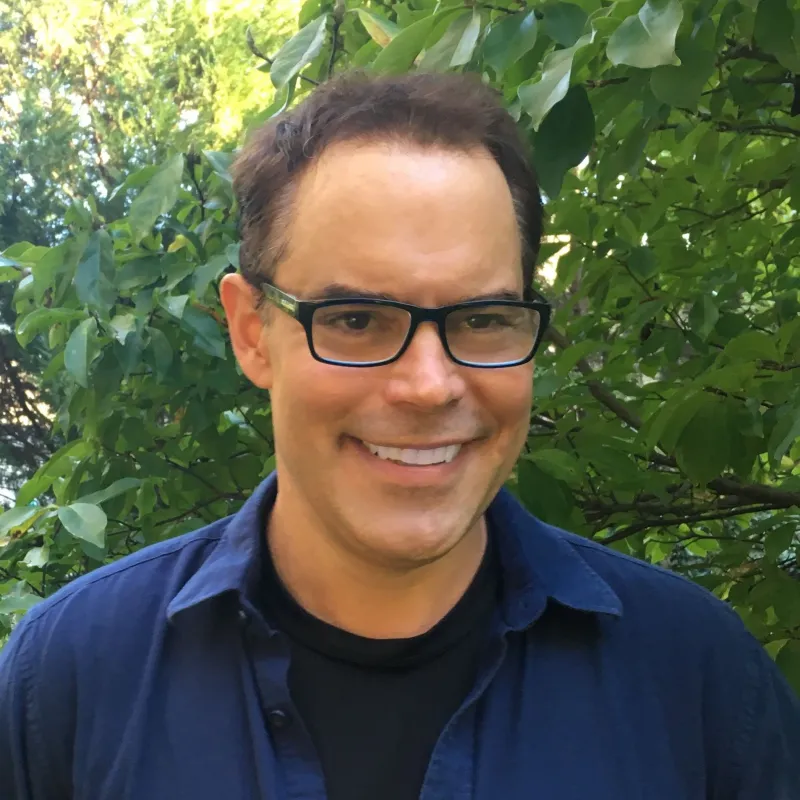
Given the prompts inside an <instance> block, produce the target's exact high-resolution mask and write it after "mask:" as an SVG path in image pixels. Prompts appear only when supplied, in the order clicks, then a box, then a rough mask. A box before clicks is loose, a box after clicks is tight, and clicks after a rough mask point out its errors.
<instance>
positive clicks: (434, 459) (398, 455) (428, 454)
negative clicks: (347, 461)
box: [362, 441, 461, 466]
mask: <svg viewBox="0 0 800 800" xmlns="http://www.w3.org/2000/svg"><path fill="white" fill-rule="evenodd" d="M362 444H363V445H364V447H366V448H367V450H369V451H370V452H371V453H372V455H374V456H377V457H378V458H382V459H384V460H385V461H394V462H396V463H399V464H408V465H413V466H430V465H433V464H449V463H450V462H451V461H452V460H453V459H454V458H455V457H456V456H457V455H458V453H459V451H460V450H461V445H460V444H450V445H446V446H445V447H435V448H419V449H417V448H408V447H405V448H400V447H384V446H382V445H378V444H372V443H371V442H364V441H362Z"/></svg>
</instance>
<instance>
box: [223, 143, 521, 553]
mask: <svg viewBox="0 0 800 800" xmlns="http://www.w3.org/2000/svg"><path fill="white" fill-rule="evenodd" d="M274 283H275V284H276V285H277V286H278V287H279V288H281V289H282V290H284V291H286V292H289V293H290V294H292V295H294V296H296V297H298V298H300V299H312V298H319V297H321V296H324V295H325V289H326V287H328V286H330V285H331V284H339V285H341V286H345V287H350V288H352V290H353V291H354V292H355V293H357V292H359V291H366V292H381V293H385V294H387V295H390V296H391V297H392V298H395V299H397V300H401V301H403V302H408V303H413V304H416V305H421V306H440V305H447V304H452V303H456V302H459V301H462V300H468V299H471V298H474V297H477V296H483V295H487V294H492V293H500V292H504V291H505V292H507V291H513V292H516V293H518V294H519V296H520V297H521V296H522V288H523V286H522V271H521V254H520V241H519V232H518V229H517V226H516V221H515V216H514V210H513V206H512V200H511V194H510V192H509V189H508V186H507V183H506V181H505V178H504V176H503V174H502V172H501V171H500V169H499V168H498V166H497V165H496V164H495V162H494V160H493V159H492V158H491V156H490V155H489V153H488V152H485V151H483V150H476V151H474V152H471V153H464V152H457V151H449V150H431V149H427V150H426V149H421V148H418V147H415V146H413V145H400V144H388V143H381V144H358V143H345V144H337V145H335V146H333V147H331V148H330V149H329V150H327V151H326V152H325V153H324V154H323V155H322V157H321V158H320V160H319V161H318V162H317V163H316V165H315V166H314V167H313V168H312V169H311V170H310V171H309V172H308V173H306V174H305V175H304V176H303V178H302V179H301V181H300V184H299V186H298V192H297V195H296V198H295V202H294V206H293V216H292V221H291V224H290V230H289V247H288V253H287V257H286V258H285V260H284V261H282V263H281V264H280V265H279V266H278V268H277V272H276V275H275V277H274ZM223 299H226V293H223ZM234 305H235V304H233V303H230V302H227V301H226V308H227V310H228V313H229V316H230V315H231V313H234V314H235V313H237V311H236V309H235V308H233V306H234ZM269 313H270V314H271V320H270V322H269V324H267V325H266V326H264V327H263V328H262V329H261V330H259V332H258V344H257V346H256V348H255V349H257V350H258V353H259V355H258V357H248V358H245V359H243V358H242V357H240V351H241V349H242V347H243V345H237V341H236V340H237V325H236V324H233V325H232V326H231V335H232V338H233V339H234V346H235V347H236V348H237V357H240V358H239V360H240V363H242V366H243V368H244V370H245V372H246V373H247V374H248V376H249V377H250V379H251V380H253V382H254V383H256V384H257V385H259V386H261V387H263V388H267V389H269V390H270V391H271V398H272V414H273V425H274V431H275V442H276V451H277V452H276V461H277V470H278V488H279V500H278V502H279V503H281V502H284V503H285V504H286V508H285V510H287V511H288V512H289V514H287V515H286V517H285V518H289V519H292V520H295V519H297V520H298V521H300V520H304V521H306V522H307V523H308V524H313V525H315V526H316V527H318V528H319V529H321V530H324V531H325V532H326V535H327V536H329V537H333V538H334V539H335V540H336V541H337V542H338V544H339V546H341V547H344V548H346V549H347V550H348V551H350V552H352V553H354V554H356V555H358V556H360V557H361V558H364V559H367V560H369V561H371V562H372V563H376V564H382V565H384V566H387V567H392V568H399V569H402V568H408V567H410V566H413V565H415V564H423V563H426V562H431V561H434V560H436V559H438V558H440V557H441V556H443V555H445V554H446V553H447V552H449V551H450V550H451V549H452V548H453V547H454V546H455V545H457V544H458V543H459V541H461V540H462V538H463V537H464V536H466V535H467V534H468V533H469V532H470V531H471V530H473V529H474V527H475V525H476V524H478V523H479V521H480V518H481V515H482V514H483V512H484V510H485V509H486V506H487V505H488V504H489V502H490V501H491V500H492V498H493V497H494V495H495V494H496V492H497V491H498V489H499V488H500V487H501V486H502V484H503V482H504V481H505V479H506V478H507V477H508V475H509V473H510V471H511V469H512V467H513V464H514V462H515V460H516V458H517V456H518V455H519V452H520V450H521V448H522V446H523V443H524V441H525V438H526V435H527V430H528V420H529V412H530V406H531V395H532V383H533V381H532V378H533V366H532V364H531V363H528V364H525V365H522V366H518V367H510V368H503V369H476V368H471V367H462V366H459V365H457V364H455V363H453V362H452V361H451V360H450V359H449V358H448V356H447V354H446V353H445V351H444V349H443V347H442V345H441V342H440V341H439V338H438V334H437V331H436V329H435V328H434V326H433V325H432V324H431V323H426V324H423V325H421V326H420V327H419V328H418V329H417V332H416V334H415V336H414V339H413V341H412V342H411V344H410V346H409V348H408V349H407V350H406V352H405V353H404V355H403V356H402V357H401V358H400V359H399V360H398V361H396V362H394V363H392V364H388V365H385V366H380V367H368V368H352V367H342V366H331V365H327V364H323V363H320V362H319V361H316V360H315V359H314V358H313V357H312V356H311V354H310V352H309V349H308V345H307V342H306V336H305V332H304V330H303V328H302V326H301V325H300V324H299V323H298V322H297V321H296V320H294V319H292V318H291V317H289V316H288V315H286V314H284V313H283V312H281V311H279V310H277V309H270V311H269ZM253 338H254V339H255V338H256V337H255V335H254V336H253ZM364 442H368V443H370V444H372V445H380V446H385V447H395V448H404V449H405V448H413V449H429V448H434V447H438V446H442V445H451V444H459V445H460V449H459V451H458V454H457V455H456V457H455V458H454V459H453V461H452V462H450V463H443V464H438V465H433V466H419V465H418V466H404V465H400V464H397V463H395V462H393V461H390V460H384V459H381V458H380V457H379V456H377V455H373V454H372V452H370V449H368V448H367V447H366V446H365V445H364V444H363V443H364ZM451 452H452V451H451Z"/></svg>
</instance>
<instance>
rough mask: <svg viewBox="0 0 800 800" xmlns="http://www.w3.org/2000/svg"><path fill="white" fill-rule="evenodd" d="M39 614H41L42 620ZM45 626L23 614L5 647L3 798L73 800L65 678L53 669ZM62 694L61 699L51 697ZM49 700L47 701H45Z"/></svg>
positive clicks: (0, 741) (0, 742)
mask: <svg viewBox="0 0 800 800" xmlns="http://www.w3.org/2000/svg"><path fill="white" fill-rule="evenodd" d="M38 621H39V620H37V622H38ZM41 638H42V631H41V629H40V628H39V626H38V625H37V624H36V622H34V623H33V624H31V622H30V620H27V619H23V620H22V621H21V622H20V623H19V624H18V625H17V626H16V628H15V629H14V630H13V632H12V634H11V636H10V638H9V640H8V642H7V643H6V645H5V647H4V648H3V649H2V650H0V798H2V799H3V800H69V798H70V790H69V788H68V787H69V781H68V780H64V771H63V769H62V767H63V766H64V764H65V758H64V756H65V746H66V743H67V742H69V741H71V739H72V735H71V734H72V732H71V731H68V730H65V727H66V722H67V720H66V717H65V714H64V704H63V702H62V700H63V691H62V690H63V683H60V681H63V680H64V679H65V677H66V676H64V675H62V676H59V675H57V674H50V670H48V669H47V668H46V662H47V661H48V660H49V659H47V658H45V654H46V651H47V648H46V647H43V646H42V642H41ZM56 698H58V702H56V703H52V702H50V701H52V700H54V699H56ZM43 703H44V705H43Z"/></svg>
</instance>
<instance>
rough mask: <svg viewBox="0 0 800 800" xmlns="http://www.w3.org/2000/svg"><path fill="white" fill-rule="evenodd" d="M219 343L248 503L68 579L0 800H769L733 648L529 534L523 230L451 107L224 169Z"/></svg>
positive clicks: (739, 649) (745, 670)
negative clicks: (230, 190) (259, 427)
mask: <svg viewBox="0 0 800 800" xmlns="http://www.w3.org/2000/svg"><path fill="white" fill-rule="evenodd" d="M235 187H236V191H237V195H238V198H239V202H240V209H241V214H242V248H241V260H242V274H241V275H234V276H228V277H226V278H225V280H224V282H223V285H222V301H223V304H224V306H225V310H226V312H227V318H228V322H229V330H230V336H231V342H232V344H233V347H234V350H235V353H236V358H237V360H238V362H239V364H240V366H241V368H242V370H243V371H244V373H245V374H246V375H247V376H248V378H249V379H250V380H251V381H252V382H253V383H254V384H255V385H257V386H258V387H261V388H262V389H264V390H266V391H268V392H269V394H270V399H271V403H272V411H273V421H274V432H275V448H276V464H277V469H276V473H275V474H273V475H272V476H270V477H269V478H268V479H267V480H266V481H265V482H264V483H263V484H262V485H261V486H259V487H258V488H257V490H256V491H255V493H254V494H253V495H252V497H251V498H250V499H249V500H248V502H247V503H246V504H245V505H244V506H243V507H242V509H241V510H240V511H239V512H238V513H237V514H236V515H234V516H233V517H230V518H227V519H225V520H221V521H220V522H218V523H215V524H213V525H210V526H208V527H206V528H202V529H200V530H198V531H195V532H193V533H190V534H188V535H185V536H182V537H179V538H177V539H173V540H170V541H167V542H164V543H161V544H158V545H155V546H152V547H148V548H145V549H144V550H142V551H140V552H139V553H137V554H135V555H133V556H130V557H128V558H125V559H122V560H121V561H119V562H117V563H115V564H113V565H111V566H107V567H104V568H102V569H99V570H96V571H95V572H93V573H91V574H90V575H87V576H85V577H82V578H80V579H79V580H77V581H75V582H74V583H72V584H71V585H70V586H68V587H67V588H66V589H64V590H62V591H61V592H59V593H58V594H57V595H55V596H54V597H52V598H50V599H48V600H46V601H44V602H42V603H41V604H39V605H38V606H37V607H36V608H35V609H34V610H33V611H31V612H30V613H29V614H28V616H27V617H26V618H25V619H24V620H23V622H22V623H21V624H20V625H19V627H18V628H17V630H16V631H15V632H14V635H13V637H12V640H11V642H10V643H9V645H8V647H7V648H6V650H5V651H4V653H3V655H2V659H3V660H2V665H1V666H0V676H2V683H0V686H1V687H2V688H0V796H2V798H14V799H15V800H23V799H24V800H29V799H30V800H55V799H56V798H80V799H81V800H112V798H113V800H122V799H123V798H131V799H132V800H133V799H134V798H135V800H156V799H158V798H192V800H203V799H205V798H209V799H211V798H213V799H214V800H217V798H231V800H234V799H235V800H246V799H249V798H263V799H264V800H279V799H280V800H283V799H284V798H304V799H305V798H308V800H317V799H319V800H322V798H331V799H332V800H411V798H423V800H450V799H451V798H465V799H466V798H475V799H476V800H524V799H527V798H533V797H535V798H546V800H584V799H585V798H589V797H591V798H594V800H779V798H780V799H781V800H796V799H797V798H800V768H799V767H798V759H797V756H798V754H800V707H799V706H798V702H797V699H796V698H795V697H794V696H793V694H792V693H791V691H790V689H789V688H788V686H787V684H786V683H785V681H784V680H783V678H782V677H781V676H780V675H779V673H778V671H777V670H776V669H775V667H774V666H773V664H772V662H771V660H770V659H769V658H768V657H767V655H766V654H765V653H764V651H763V650H762V648H761V647H760V646H759V644H758V643H757V642H756V641H755V640H754V639H753V638H752V637H751V636H750V635H749V634H748V633H747V632H746V631H745V629H744V627H743V626H742V624H741V623H740V621H739V619H738V617H736V615H735V614H733V613H732V612H731V611H730V610H729V609H728V608H727V607H726V606H725V605H724V604H723V603H721V602H719V601H718V600H717V599H716V598H714V597H713V596H712V595H711V594H709V593H708V592H706V591H705V590H703V589H701V588H699V587H698V586H695V585H693V584H690V583H689V582H687V581H684V580H683V579H681V578H679V577H676V576H674V575H672V574H670V573H668V572H666V571H664V570H660V569H658V568H655V567H652V566H649V565H646V564H644V563H642V562H639V561H636V560H634V559H630V558H626V557H624V556H621V555H620V554H618V553H615V552H613V551H610V550H608V549H606V548H603V547H602V546H600V545H596V544H593V543H591V542H589V541H586V540H584V539H581V538H580V537H577V536H574V535H572V534H569V533H566V532H564V531H561V530H557V529H555V528H553V527H551V526H548V525H545V524H543V523H541V522H540V521H538V520H536V519H534V518H532V517H531V516H529V515H528V514H527V513H526V512H525V511H524V510H523V509H522V508H521V507H520V506H519V505H518V504H517V502H516V501H515V500H514V499H513V498H512V497H511V496H510V495H509V494H508V493H507V491H506V490H505V489H503V488H502V486H503V484H504V482H505V481H506V479H507V478H508V477H509V475H510V473H511V471H512V469H513V466H514V463H515V461H516V459H517V457H518V455H519V453H520V450H521V448H522V447H523V444H524V442H525V440H526V436H527V431H528V420H529V414H530V408H531V400H532V379H533V367H532V361H531V359H532V357H533V355H534V352H535V349H536V347H537V345H538V343H539V341H540V340H541V336H542V334H543V332H544V328H545V327H546V325H547V321H548V308H547V305H546V304H545V303H543V302H540V301H536V300H533V299H531V298H532V296H533V295H532V290H531V282H532V269H533V264H534V262H535V258H536V253H537V249H538V245H539V239H540V235H541V226H542V210H541V205H540V200H539V193H538V189H537V187H536V181H535V177H534V175H533V173H532V171H531V170H530V168H529V166H528V163H527V160H526V158H525V152H524V148H523V147H522V145H521V143H520V140H519V138H518V136H517V133H516V128H515V125H514V123H513V121H512V120H511V118H510V117H509V115H508V114H507V113H506V112H505V111H504V110H503V109H502V106H501V104H500V102H499V100H498V98H497V97H496V96H495V95H494V93H493V92H491V91H490V90H488V89H486V88H485V87H483V86H482V85H481V84H480V82H479V81H477V80H473V79H472V78H469V77H459V76H434V75H412V76H406V77H401V78H384V79H368V78H357V77H345V78H340V79H338V80H336V81H335V82H332V83H329V84H326V85H324V86H322V87H321V88H319V89H318V90H317V91H316V92H315V93H314V94H313V95H311V96H310V98H309V99H307V100H306V101H305V102H304V103H303V104H302V105H300V106H299V107H297V108H296V109H294V110H293V111H291V112H288V113H286V114H285V115H283V117H281V118H280V120H278V121H276V122H270V123H269V124H267V125H266V126H265V127H264V128H263V129H262V130H261V131H260V132H259V133H258V134H257V135H256V136H255V137H254V138H253V140H252V141H251V142H249V144H248V145H247V147H246V148H245V149H244V151H243V152H242V154H241V155H240V157H239V159H238V161H237V164H236V168H235Z"/></svg>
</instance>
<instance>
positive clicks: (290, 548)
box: [266, 491, 487, 639]
mask: <svg viewBox="0 0 800 800" xmlns="http://www.w3.org/2000/svg"><path fill="white" fill-rule="evenodd" d="M290 505H291V508H290V507H289V506H290ZM266 535H267V541H268V544H269V548H270V553H271V555H272V559H273V562H274V564H275V569H276V571H277V573H278V575H279V576H280V579H281V581H282V582H283V584H284V586H285V587H286V588H287V590H288V591H289V593H290V594H291V595H292V597H293V598H294V599H295V600H296V601H297V602H298V603H299V604H300V605H301V606H302V607H303V608H304V609H305V610H306V611H308V612H309V613H310V614H313V615H314V616H315V617H317V618H318V619H321V620H323V621H325V622H327V623H329V624H331V625H335V626H336V627H337V628H341V629H343V630H346V631H349V632H350V633H354V634H357V635H359V636H364V637H368V638H371V639H403V638H409V637H412V636H418V635H420V634H422V633H425V631H427V630H430V629H431V628H432V627H433V626H434V625H435V624H436V623H437V622H439V620H441V619H442V618H443V617H444V616H445V615H446V614H447V613H448V612H449V611H450V609H452V608H453V606H455V604H456V603H457V602H458V600H459V599H460V598H461V596H462V595H463V594H464V592H465V591H466V590H467V588H468V587H469V585H470V583H471V582H472V579H473V578H474V576H475V573H476V572H477V570H478V567H479V566H480V562H481V559H482V558H483V554H484V551H485V548H486V537H487V533H486V524H485V521H484V519H483V517H481V518H480V519H479V520H478V521H477V522H476V523H475V524H474V525H473V527H472V528H471V529H470V530H469V531H468V532H467V533H466V535H464V536H463V537H462V538H461V540H460V541H459V542H458V544H457V545H456V546H455V547H454V548H452V550H450V551H449V552H448V553H446V554H445V555H443V556H441V557H439V558H437V559H436V560H435V561H432V562H426V563H423V564H404V565H402V566H400V565H396V564H394V565H392V564H387V563H378V562H377V561H376V560H375V559H370V558H369V557H368V555H367V554H359V553H355V552H353V551H352V550H348V549H347V548H345V547H342V546H340V542H338V541H337V537H336V535H335V532H332V531H330V530H328V529H326V527H325V526H324V525H323V524H321V521H320V520H318V519H315V517H314V515H313V513H312V512H311V511H310V510H305V513H304V512H303V510H301V509H299V508H297V506H296V505H295V504H293V503H291V498H288V497H286V495H284V502H283V503H282V502H281V493H280V491H279V492H278V496H277V498H276V500H275V505H274V507H273V509H272V512H271V514H270V518H269V522H268V524H267V532H266ZM310 554H312V555H311V557H309V555H310Z"/></svg>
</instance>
